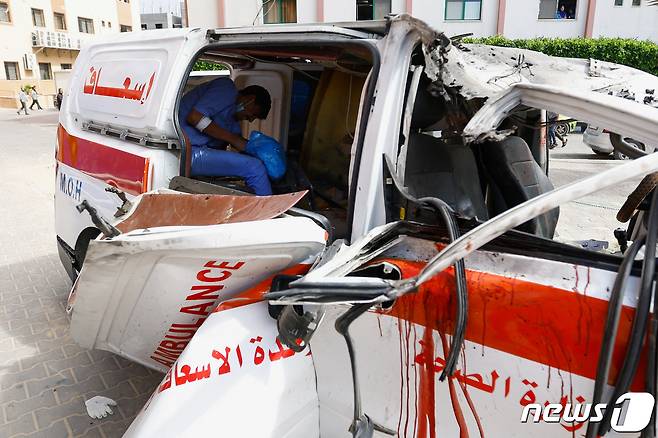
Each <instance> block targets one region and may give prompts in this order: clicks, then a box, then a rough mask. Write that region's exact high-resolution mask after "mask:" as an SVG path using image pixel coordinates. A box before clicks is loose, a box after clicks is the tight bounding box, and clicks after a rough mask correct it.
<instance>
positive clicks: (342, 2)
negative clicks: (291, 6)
mask: <svg viewBox="0 0 658 438" xmlns="http://www.w3.org/2000/svg"><path fill="white" fill-rule="evenodd" d="M307 1H308V0H307ZM324 21H326V22H329V23H331V22H335V21H356V2H355V1H354V0H324Z"/></svg>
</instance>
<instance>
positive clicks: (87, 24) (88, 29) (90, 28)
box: [78, 17, 94, 33]
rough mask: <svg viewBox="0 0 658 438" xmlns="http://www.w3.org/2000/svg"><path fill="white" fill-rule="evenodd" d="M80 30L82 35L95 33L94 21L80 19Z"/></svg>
mask: <svg viewBox="0 0 658 438" xmlns="http://www.w3.org/2000/svg"><path fill="white" fill-rule="evenodd" d="M78 30H79V31H80V32H82V33H94V20H91V19H89V18H82V17H78Z"/></svg>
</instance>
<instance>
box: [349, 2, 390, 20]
mask: <svg viewBox="0 0 658 438" xmlns="http://www.w3.org/2000/svg"><path fill="white" fill-rule="evenodd" d="M390 13H391V0H356V19H357V20H381V19H383V18H384V17H386V16H387V15H388V14H390Z"/></svg>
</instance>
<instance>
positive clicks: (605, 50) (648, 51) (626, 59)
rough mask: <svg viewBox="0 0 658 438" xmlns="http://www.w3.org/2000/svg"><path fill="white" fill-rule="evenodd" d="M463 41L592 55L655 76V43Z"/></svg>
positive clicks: (657, 64)
mask: <svg viewBox="0 0 658 438" xmlns="http://www.w3.org/2000/svg"><path fill="white" fill-rule="evenodd" d="M464 42H467V43H478V44H489V45H492V46H501V47H518V48H520V49H529V50H535V51H537V52H542V53H545V54H547V55H551V56H562V57H568V58H584V59H588V58H594V59H599V60H602V61H609V62H615V63H617V64H623V65H627V66H629V67H634V68H637V69H638V70H642V71H645V72H647V73H651V74H653V75H656V76H658V45H657V44H655V43H653V42H651V41H638V40H633V39H623V38H568V39H565V38H534V39H527V40H511V39H507V38H505V37H502V36H493V37H488V38H477V39H473V38H469V39H466V40H464Z"/></svg>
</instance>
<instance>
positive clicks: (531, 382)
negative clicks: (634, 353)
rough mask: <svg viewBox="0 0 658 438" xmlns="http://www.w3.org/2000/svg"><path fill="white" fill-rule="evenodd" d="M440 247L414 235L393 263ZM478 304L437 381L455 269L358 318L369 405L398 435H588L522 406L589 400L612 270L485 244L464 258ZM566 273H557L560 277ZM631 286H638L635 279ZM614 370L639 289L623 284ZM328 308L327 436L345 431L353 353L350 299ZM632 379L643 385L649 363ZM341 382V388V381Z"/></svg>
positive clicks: (321, 372)
mask: <svg viewBox="0 0 658 438" xmlns="http://www.w3.org/2000/svg"><path fill="white" fill-rule="evenodd" d="M438 248H439V247H437V246H436V244H435V242H433V241H431V240H421V239H409V238H407V239H405V240H403V241H402V242H401V243H400V244H399V245H398V246H396V247H395V248H393V249H392V250H389V251H388V252H386V253H385V254H383V255H382V257H381V258H379V259H377V260H375V261H373V262H372V263H380V262H382V261H386V262H387V263H389V264H392V265H394V266H396V267H397V268H398V269H399V270H400V271H401V273H402V275H403V278H409V277H410V276H414V275H417V274H418V272H419V270H420V269H422V267H423V266H425V264H426V262H427V260H428V259H429V258H430V257H431V256H432V255H433V254H436V252H437V250H438ZM465 262H466V268H467V281H468V291H469V313H468V325H467V330H466V341H465V344H464V348H463V354H462V355H461V356H460V360H459V363H458V366H457V370H456V372H455V374H454V375H453V376H452V377H450V378H448V379H446V380H445V381H443V382H441V381H439V378H438V377H439V375H440V374H441V372H442V371H443V367H444V366H445V359H446V356H447V355H446V352H447V349H448V345H449V344H450V340H451V336H450V333H452V330H453V324H454V315H455V308H454V306H455V299H454V294H455V290H454V275H453V271H452V269H448V270H445V271H443V272H442V273H440V274H438V275H437V276H436V277H435V278H433V279H432V280H430V281H428V282H427V283H425V284H423V285H422V286H421V287H420V288H419V290H418V291H417V292H416V293H410V294H408V295H405V296H403V297H401V298H399V299H398V300H396V301H395V303H394V305H393V306H392V307H391V308H389V309H384V310H382V309H377V308H372V309H371V310H370V311H369V312H367V313H366V314H364V315H363V316H362V317H360V318H359V319H357V320H356V321H355V322H354V324H353V325H352V326H351V328H350V333H351V335H352V339H353V341H354V345H355V352H356V353H355V354H356V363H357V368H358V373H359V377H360V379H361V380H360V388H361V395H362V405H363V412H364V413H365V414H367V415H368V416H369V417H370V418H372V419H373V420H374V421H376V422H378V423H380V424H382V425H383V426H385V427H388V428H390V429H393V430H395V431H396V432H397V434H398V435H397V436H400V437H432V436H486V437H488V436H519V437H521V436H537V437H556V436H560V437H565V438H567V437H571V436H574V434H576V435H579V436H580V435H581V434H584V432H585V430H586V427H587V424H586V423H568V422H565V421H562V422H556V423H547V422H544V421H541V422H540V423H538V424H532V423H526V424H524V423H522V422H521V421H520V418H521V414H522V411H523V408H524V406H526V405H528V404H529V403H539V404H541V405H542V406H543V405H544V403H545V402H547V403H556V404H561V405H563V406H564V405H566V404H567V403H585V402H587V401H591V395H592V391H593V385H594V378H595V375H596V366H597V359H598V355H599V349H600V346H601V342H602V339H603V336H604V324H605V320H606V314H607V307H608V299H609V290H610V288H611V287H612V284H613V282H614V279H615V272H613V271H607V270H602V269H596V268H590V267H586V266H579V265H573V264H568V263H563V262H556V261H551V260H544V259H541V258H534V257H526V256H517V255H511V254H505V253H499V252H490V251H476V252H474V253H472V254H471V255H469V256H468V257H467V258H466V259H465ZM556 279H557V280H556ZM631 280H632V281H630V282H629V284H627V285H626V287H628V290H629V291H631V290H634V288H636V287H637V284H638V279H637V278H632V279H631ZM626 295H627V297H626V299H625V301H624V307H623V310H622V321H621V324H620V329H619V334H618V337H617V340H616V349H615V354H614V356H613V361H612V372H611V378H612V379H614V378H615V376H616V375H617V373H618V372H619V369H620V364H621V361H622V359H623V356H624V351H625V347H626V342H627V339H628V334H629V331H630V328H631V323H632V317H633V314H634V311H635V309H634V308H635V305H636V297H635V296H633V294H631V293H627V294H626ZM327 307H328V310H327V313H326V314H325V317H324V320H323V322H322V323H321V325H320V327H319V329H318V331H317V332H316V334H315V336H314V337H313V338H312V340H311V347H312V349H313V357H314V362H315V365H316V372H317V378H318V396H319V399H320V403H321V410H320V415H321V417H320V424H321V433H322V435H323V436H332V437H345V438H348V437H349V436H351V435H350V433H349V432H348V427H349V424H350V423H351V421H352V394H351V391H350V388H351V375H350V370H349V359H348V356H347V353H346V350H345V343H344V341H343V339H342V338H341V337H340V336H339V335H338V333H337V332H336V330H335V329H334V323H335V320H336V318H337V317H338V316H340V314H342V313H343V312H344V311H346V310H347V309H348V306H327ZM645 366H646V362H641V363H640V368H641V369H640V371H639V372H638V374H637V378H636V380H635V382H634V385H633V387H632V389H634V390H638V388H641V387H642V383H643V382H642V376H643V375H644V374H643V371H642V369H643V368H644V367H645ZM337 388H341V389H340V390H338V389H337Z"/></svg>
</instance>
